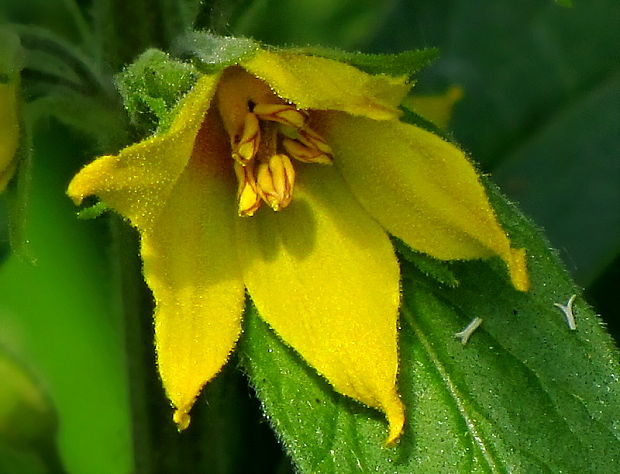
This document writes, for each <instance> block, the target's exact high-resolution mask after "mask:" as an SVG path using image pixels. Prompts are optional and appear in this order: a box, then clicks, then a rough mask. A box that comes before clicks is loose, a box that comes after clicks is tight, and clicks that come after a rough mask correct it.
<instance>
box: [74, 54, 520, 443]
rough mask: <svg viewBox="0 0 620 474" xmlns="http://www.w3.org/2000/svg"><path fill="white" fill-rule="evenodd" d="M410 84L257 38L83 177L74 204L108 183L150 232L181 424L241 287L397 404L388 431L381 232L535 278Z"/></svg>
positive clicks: (237, 321) (292, 332)
mask: <svg viewBox="0 0 620 474" xmlns="http://www.w3.org/2000/svg"><path fill="white" fill-rule="evenodd" d="M408 89H409V86H408V84H407V82H406V79H405V78H403V77H390V76H385V75H374V76H373V75H369V74H366V73H364V72H361V71H360V70H358V69H356V68H354V67H352V66H350V65H347V64H343V63H339V62H336V61H333V60H330V59H325V58H320V57H313V56H305V55H299V54H294V53H291V52H288V53H287V52H278V53H276V52H271V51H264V50H259V51H257V52H256V53H255V54H254V55H253V56H252V57H250V58H248V59H245V60H243V61H242V62H241V63H240V64H239V65H236V66H231V67H228V68H226V69H225V70H224V71H223V72H221V73H217V74H212V75H203V76H201V77H200V78H199V79H198V81H197V82H196V84H195V86H194V87H193V89H192V90H191V91H190V92H189V93H188V94H187V96H186V97H185V98H184V100H183V101H182V102H181V103H180V104H179V106H178V111H177V113H176V116H175V118H174V120H173V122H172V125H171V126H170V128H169V129H168V130H167V131H165V132H162V133H160V134H158V135H155V136H153V137H150V138H148V139H146V140H144V141H142V142H140V143H137V144H135V145H131V146H129V147H127V148H125V149H124V150H122V151H121V152H120V153H119V154H118V155H116V156H104V157H101V158H98V159H97V160H95V161H94V162H93V163H91V164H89V165H87V166H86V167H85V168H84V169H83V170H82V171H80V173H79V174H78V175H77V176H76V177H75V178H74V179H73V181H72V182H71V184H70V186H69V190H68V194H69V195H70V196H71V198H72V199H73V200H74V201H75V202H76V203H80V202H81V201H82V200H83V199H84V198H85V197H86V196H89V195H93V194H94V195H97V196H99V198H100V199H102V200H103V201H104V202H105V203H106V204H107V205H109V206H111V207H112V208H114V209H115V210H116V211H118V212H119V213H120V214H122V215H123V216H125V217H126V218H128V219H129V220H130V221H131V223H132V224H133V225H134V226H135V227H136V228H137V229H138V230H139V231H140V234H141V254H142V258H143V261H144V277H145V279H146V282H147V283H148V285H149V287H150V288H151V290H152V291H153V294H154V297H155V301H156V311H155V335H156V349H157V357H158V364H159V371H160V374H161V378H162V381H163V384H164V386H165V388H166V392H167V394H168V397H169V398H170V400H171V402H172V404H173V405H174V407H175V413H174V420H175V422H176V423H177V424H178V426H179V428H180V429H184V428H185V427H186V426H187V425H188V424H189V415H188V413H189V411H190V409H191V407H192V405H193V403H194V401H195V398H196V396H197V395H198V393H199V392H200V390H201V388H202V387H203V385H204V384H205V383H206V382H208V381H209V380H211V379H212V378H213V377H214V376H215V375H216V374H217V373H218V372H219V371H220V369H221V368H222V366H223V365H224V364H225V363H226V360H227V359H228V357H229V355H230V353H231V351H232V350H233V348H234V345H235V343H236V341H237V339H238V338H239V334H240V332H241V317H242V313H243V308H244V296H245V290H246V289H247V291H248V293H249V295H250V297H251V298H252V300H253V302H254V303H255V305H256V307H257V309H258V311H259V313H260V315H261V317H262V318H264V320H265V321H266V322H267V323H269V325H270V326H271V327H272V328H273V330H274V331H275V332H276V333H277V334H278V335H279V336H280V337H281V338H282V340H283V341H285V342H286V343H287V344H289V345H290V346H291V347H293V348H294V349H295V350H296V351H297V352H298V353H299V354H300V355H301V356H302V357H303V358H304V359H305V360H306V362H308V364H310V365H311V366H312V367H314V368H315V369H316V370H317V371H318V372H319V373H320V374H321V375H323V376H324V377H325V378H326V379H327V380H328V381H329V382H330V383H331V385H332V386H333V387H334V389H336V390H337V391H338V392H340V393H342V394H344V395H347V396H349V397H351V398H353V399H355V400H358V401H360V402H362V403H364V404H366V405H368V406H371V407H374V408H376V409H379V410H381V411H382V412H383V413H384V414H385V415H386V417H387V419H388V422H389V436H388V442H393V441H395V440H396V439H398V437H399V436H400V433H401V431H402V427H403V424H404V408H403V405H402V403H401V401H400V398H399V395H398V391H397V388H396V379H397V373H398V348H397V327H398V322H397V321H398V309H399V304H400V288H399V283H400V282H399V280H400V272H399V265H398V261H397V258H396V256H395V253H394V250H393V248H392V245H391V242H390V239H389V237H388V234H392V235H394V236H397V237H398V238H400V239H401V240H403V241H404V242H405V243H407V244H408V245H409V246H411V247H412V248H413V249H416V250H419V251H422V252H426V253H427V254H429V255H432V256H433V257H436V258H438V259H443V260H453V259H478V258H487V257H493V256H499V257H500V258H502V259H503V260H504V262H505V263H506V265H507V266H508V269H509V273H510V276H511V278H512V282H513V285H514V286H515V287H516V288H518V289H520V290H526V289H527V286H528V278H527V270H526V266H525V253H524V251H523V250H513V249H512V248H511V246H510V242H509V240H508V238H507V236H506V234H505V232H504V231H503V230H502V229H501V227H500V226H499V224H498V223H497V220H496V218H495V216H494V213H493V211H492V209H491V207H490V205H489V203H488V200H487V197H486V195H485V192H484V189H483V188H482V186H481V185H480V183H479V181H478V177H477V176H476V173H475V171H474V169H473V167H472V165H471V164H470V163H469V162H468V161H467V159H466V158H465V156H464V155H463V153H462V152H461V151H460V150H459V149H457V148H456V147H454V146H453V145H451V144H449V143H447V142H445V141H443V140H441V139H440V138H438V137H437V136H435V135H433V134H431V133H429V132H426V131H424V130H422V129H420V128H418V127H415V126H412V125H408V124H405V123H401V122H400V121H399V120H398V117H399V109H398V105H399V103H400V102H401V100H402V99H403V97H404V96H405V95H406V93H407V91H408ZM235 194H236V197H235ZM261 203H262V204H261ZM270 208H271V209H270ZM274 211H278V212H274Z"/></svg>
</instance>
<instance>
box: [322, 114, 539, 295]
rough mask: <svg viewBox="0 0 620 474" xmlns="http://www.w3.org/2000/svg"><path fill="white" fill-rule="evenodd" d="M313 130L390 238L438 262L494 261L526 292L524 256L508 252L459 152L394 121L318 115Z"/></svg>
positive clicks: (481, 191) (505, 240)
mask: <svg viewBox="0 0 620 474" xmlns="http://www.w3.org/2000/svg"><path fill="white" fill-rule="evenodd" d="M318 120H319V122H318V123H317V124H316V125H315V128H316V129H317V130H318V131H320V132H321V133H322V134H323V136H324V137H325V138H326V139H327V140H328V142H329V144H330V145H331V147H332V148H333V150H334V164H335V165H336V166H337V167H338V169H339V170H340V171H341V173H342V175H343V177H344V178H345V180H346V181H347V183H348V184H349V186H350V187H351V190H352V191H353V193H354V194H355V195H356V196H357V198H358V199H359V201H360V202H361V203H362V205H363V206H364V207H365V208H366V209H367V210H368V212H369V213H370V214H371V215H372V216H374V217H375V218H376V219H377V220H378V221H379V223H380V224H381V225H382V226H383V227H384V228H385V229H386V230H387V231H388V232H390V233H391V234H393V235H395V236H396V237H398V238H400V239H401V240H403V241H404V242H405V243H407V244H408V245H409V246H410V247H412V248H413V249H416V250H419V251H422V252H426V253H427V254H429V255H431V256H433V257H435V258H438V259H442V260H452V259H475V258H486V257H491V256H494V255H498V256H500V257H501V258H502V259H503V260H504V262H506V265H507V266H508V268H509V271H510V275H511V279H512V283H513V285H514V287H515V288H517V289H519V290H522V291H526V290H527V288H528V284H529V283H528V277H527V268H526V262H525V252H524V251H523V250H515V249H512V248H511V247H510V241H509V240H508V237H507V236H506V233H505V232H504V230H503V229H502V228H501V227H500V225H499V223H498V222H497V219H496V217H495V214H494V212H493V210H492V208H491V206H490V204H489V201H488V199H487V196H486V194H485V191H484V188H483V187H482V185H481V184H480V182H479V180H478V176H477V175H476V172H475V170H474V168H473V166H472V165H471V163H470V162H469V161H468V160H467V158H466V157H465V155H464V154H463V152H462V151H460V150H459V149H458V148H456V147H455V146H453V145H451V144H449V143H447V142H445V141H443V140H442V139H440V138H439V137H437V136H436V135H433V134H432V133H429V132H427V131H425V130H422V129H421V128H418V127H415V126H413V125H409V124H405V123H401V122H398V121H384V122H379V121H374V120H369V119H366V118H360V117H351V116H349V115H345V114H341V113H323V114H321V115H320V117H319V119H318Z"/></svg>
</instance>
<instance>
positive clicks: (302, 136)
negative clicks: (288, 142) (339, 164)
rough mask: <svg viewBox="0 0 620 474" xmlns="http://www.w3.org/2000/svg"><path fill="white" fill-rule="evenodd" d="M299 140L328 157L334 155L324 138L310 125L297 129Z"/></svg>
mask: <svg viewBox="0 0 620 474" xmlns="http://www.w3.org/2000/svg"><path fill="white" fill-rule="evenodd" d="M299 141H300V142H301V143H303V144H304V145H306V146H307V147H308V148H314V149H316V150H319V151H321V152H322V153H325V154H326V155H328V156H330V157H332V156H333V155H334V152H333V151H332V148H331V147H330V146H329V145H328V144H327V142H326V141H325V139H324V138H323V137H322V136H321V135H319V134H318V133H316V132H315V131H314V130H312V129H311V128H310V127H306V128H303V129H301V130H299Z"/></svg>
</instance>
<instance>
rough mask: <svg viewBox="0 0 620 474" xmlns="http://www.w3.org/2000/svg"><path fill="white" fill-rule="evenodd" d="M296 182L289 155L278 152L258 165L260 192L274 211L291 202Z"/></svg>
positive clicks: (258, 187)
mask: <svg viewBox="0 0 620 474" xmlns="http://www.w3.org/2000/svg"><path fill="white" fill-rule="evenodd" d="M294 183H295V170H294V168H293V165H292V164H291V160H290V158H289V157H288V156H286V155H283V154H281V153H278V154H275V155H272V156H271V157H270V158H269V159H268V160H267V161H263V162H261V163H260V164H259V165H258V171H257V173H256V184H257V190H258V193H259V195H260V197H261V198H262V199H263V201H265V202H266V203H267V204H268V205H269V206H270V207H271V208H272V209H273V210H274V211H279V210H281V209H284V208H285V207H286V206H288V205H289V204H290V202H291V199H292V197H293V185H294Z"/></svg>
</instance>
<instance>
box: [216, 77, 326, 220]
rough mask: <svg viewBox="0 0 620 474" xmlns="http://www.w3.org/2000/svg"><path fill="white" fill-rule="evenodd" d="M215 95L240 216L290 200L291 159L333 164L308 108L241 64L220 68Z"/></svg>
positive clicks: (292, 181)
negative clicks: (287, 98)
mask: <svg viewBox="0 0 620 474" xmlns="http://www.w3.org/2000/svg"><path fill="white" fill-rule="evenodd" d="M216 100H217V108H218V111H219V113H220V116H221V118H222V121H223V123H224V127H225V129H226V132H227V133H228V136H229V138H230V148H231V158H232V160H231V165H232V166H233V167H234V169H235V174H236V176H237V182H238V189H237V204H238V212H239V215H240V216H242V217H245V216H253V215H254V213H255V212H256V211H257V210H258V209H259V208H260V206H261V205H262V203H266V204H267V205H268V206H269V207H271V209H273V210H274V211H280V210H282V209H284V208H286V207H287V206H288V205H289V204H290V203H291V200H292V199H293V189H294V186H295V167H294V166H293V161H294V160H296V161H300V162H302V163H319V164H331V163H332V161H333V153H332V149H331V148H330V146H329V145H328V144H327V142H326V141H325V140H324V139H323V137H321V136H320V135H319V134H318V133H317V132H315V131H314V130H313V129H312V128H311V127H310V125H309V122H310V113H311V112H308V111H306V110H301V109H298V108H297V107H296V106H295V105H294V104H290V103H287V102H286V101H284V100H283V99H281V98H280V97H278V96H277V95H276V94H275V93H274V92H273V91H272V90H271V89H270V88H269V86H267V84H265V83H264V82H263V81H261V80H260V79H257V78H255V77H254V76H252V75H250V74H249V73H247V72H245V71H244V70H243V69H241V68H239V67H233V68H229V69H227V70H226V71H225V72H224V74H223V77H222V79H221V81H220V84H219V87H218V90H217V94H216Z"/></svg>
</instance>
